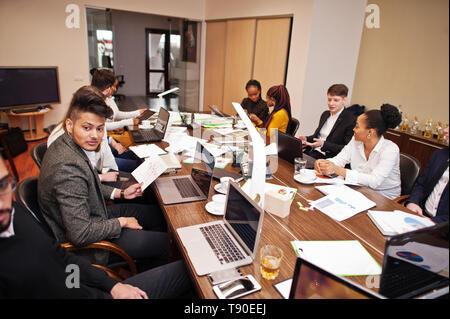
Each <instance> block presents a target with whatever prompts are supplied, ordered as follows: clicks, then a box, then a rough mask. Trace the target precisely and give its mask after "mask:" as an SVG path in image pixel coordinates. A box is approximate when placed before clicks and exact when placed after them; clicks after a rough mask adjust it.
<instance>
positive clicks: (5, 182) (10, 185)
mask: <svg viewBox="0 0 450 319" xmlns="http://www.w3.org/2000/svg"><path fill="white" fill-rule="evenodd" d="M16 186H17V180H16V178H15V177H13V176H11V175H9V174H8V175H6V176H5V177H3V178H2V179H0V196H3V195H6V194H9V193H11V192H14V190H15V189H16Z"/></svg>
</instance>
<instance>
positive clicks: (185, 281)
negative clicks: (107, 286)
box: [93, 260, 197, 299]
mask: <svg viewBox="0 0 450 319" xmlns="http://www.w3.org/2000/svg"><path fill="white" fill-rule="evenodd" d="M122 283H123V284H129V285H132V286H134V287H138V288H139V289H141V290H143V291H145V293H146V294H147V296H148V298H149V299H174V298H189V299H192V298H197V294H196V293H195V291H194V288H193V285H192V282H191V280H190V278H189V275H188V273H187V270H186V268H185V265H184V262H183V261H181V260H178V261H175V262H173V263H170V264H167V265H164V266H160V267H157V268H153V269H150V270H147V271H145V272H141V273H139V274H137V275H135V276H133V277H130V278H128V279H125V280H124V281H122ZM93 289H95V288H93ZM100 295H101V296H103V297H104V298H106V299H110V298H111V297H112V296H111V294H109V293H108V292H101V293H100Z"/></svg>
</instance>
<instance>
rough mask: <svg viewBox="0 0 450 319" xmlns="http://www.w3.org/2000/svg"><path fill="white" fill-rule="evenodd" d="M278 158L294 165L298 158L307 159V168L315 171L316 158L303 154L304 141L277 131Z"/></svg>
mask: <svg viewBox="0 0 450 319" xmlns="http://www.w3.org/2000/svg"><path fill="white" fill-rule="evenodd" d="M277 134H278V135H277V141H278V156H279V157H281V158H282V159H284V160H286V161H288V162H289V163H292V164H294V159H295V158H296V157H301V158H303V159H306V168H308V169H313V168H314V162H315V160H316V159H315V158H314V157H312V156H309V155H307V154H303V150H302V140H301V139H299V138H296V137H294V136H291V135H288V134H286V133H283V132H281V131H280V130H277Z"/></svg>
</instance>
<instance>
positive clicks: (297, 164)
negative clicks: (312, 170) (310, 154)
mask: <svg viewBox="0 0 450 319" xmlns="http://www.w3.org/2000/svg"><path fill="white" fill-rule="evenodd" d="M305 168H306V160H305V159H303V158H301V157H296V158H295V159H294V176H295V175H298V174H300V173H301V170H302V169H305Z"/></svg>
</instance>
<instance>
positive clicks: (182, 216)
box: [121, 130, 405, 299]
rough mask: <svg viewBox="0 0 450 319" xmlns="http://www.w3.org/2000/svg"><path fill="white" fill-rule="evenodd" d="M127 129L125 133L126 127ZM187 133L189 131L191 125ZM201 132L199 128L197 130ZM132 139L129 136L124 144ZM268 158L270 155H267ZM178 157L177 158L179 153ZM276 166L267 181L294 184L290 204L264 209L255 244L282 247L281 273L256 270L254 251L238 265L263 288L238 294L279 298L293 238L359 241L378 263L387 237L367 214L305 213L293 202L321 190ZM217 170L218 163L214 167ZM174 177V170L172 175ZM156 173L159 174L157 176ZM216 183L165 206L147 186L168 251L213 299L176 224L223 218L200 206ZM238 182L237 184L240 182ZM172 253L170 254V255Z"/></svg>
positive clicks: (380, 205)
mask: <svg viewBox="0 0 450 319" xmlns="http://www.w3.org/2000/svg"><path fill="white" fill-rule="evenodd" d="M125 133H128V132H125ZM190 133H191V134H192V131H191V130H190ZM203 133H204V132H203V131H202V134H203ZM206 133H207V134H203V135H205V136H206V135H207V136H212V135H213V134H212V133H211V132H206ZM217 135H219V134H217ZM121 138H122V142H123V141H124V139H125V140H126V139H127V138H129V137H128V135H127V134H124V135H122V136H121ZM130 144H133V142H132V140H130V141H129V145H130ZM156 144H157V145H158V146H159V147H161V148H163V149H165V148H166V147H167V146H168V145H169V144H168V143H166V142H164V141H161V142H157V143H156ZM268 158H269V159H270V158H272V160H273V159H274V158H273V155H272V156H268ZM180 159H181V162H182V158H180ZM277 163H278V165H277V169H276V171H273V172H272V173H273V174H272V179H270V180H267V182H269V183H272V184H279V185H282V186H288V187H293V188H296V189H297V193H296V195H295V198H294V200H293V201H292V204H291V206H290V213H289V215H288V216H287V217H285V218H280V217H278V216H275V215H273V214H269V213H267V212H266V213H265V214H264V222H263V227H262V232H261V238H260V242H259V247H262V246H263V245H266V244H273V245H276V246H278V247H280V248H281V249H282V250H283V254H284V255H283V259H282V262H281V267H280V272H279V275H278V277H277V278H276V279H275V280H266V279H264V278H262V276H261V275H260V269H259V267H260V266H259V253H258V254H257V255H256V257H255V260H254V261H253V263H252V264H250V265H247V266H243V267H241V268H240V270H241V272H242V273H243V274H244V275H246V274H251V275H253V276H254V277H255V279H256V280H257V281H258V282H259V283H260V285H261V287H262V289H261V290H260V291H258V292H255V293H252V294H250V295H247V296H245V297H242V298H251V299H279V298H283V297H282V296H281V294H280V293H279V292H278V290H277V289H276V288H275V287H274V284H276V283H279V282H281V281H284V280H287V279H289V278H291V277H292V276H293V273H294V267H295V263H296V259H297V256H296V253H295V252H294V249H293V247H292V245H291V241H293V240H301V241H326V240H358V241H359V242H360V243H361V244H362V245H363V246H364V248H366V249H367V251H368V252H369V253H370V255H371V256H372V257H373V258H374V259H375V261H376V262H377V263H378V264H379V265H380V266H381V265H382V262H383V254H384V245H385V241H386V238H385V237H384V236H383V235H382V234H381V232H380V231H379V230H378V228H377V227H376V226H375V225H374V223H373V222H372V221H371V219H370V218H369V217H368V216H367V214H366V213H367V211H364V212H361V213H359V214H357V215H355V216H353V217H351V218H348V219H346V220H344V221H341V222H339V221H336V220H334V219H332V218H331V217H329V216H327V215H325V214H324V213H322V212H320V211H319V210H317V209H314V211H308V212H305V211H304V210H301V209H300V208H299V205H298V204H297V202H300V203H301V204H303V205H305V206H308V203H309V201H311V200H317V199H319V198H321V197H323V196H324V195H323V194H322V193H321V192H319V191H318V190H317V189H316V188H315V187H314V186H316V185H317V184H312V185H311V184H301V183H298V182H297V181H295V180H294V178H293V175H294V174H293V172H294V167H293V164H291V163H289V162H287V161H285V160H283V159H281V158H277ZM191 168H192V164H184V163H183V162H182V168H181V169H180V170H179V171H178V172H177V173H176V174H177V175H189V174H190V171H191ZM216 169H217V168H216ZM225 170H229V171H232V172H237V171H238V169H237V168H234V167H231V163H230V164H228V165H227V166H226V167H225ZM171 176H173V175H171ZM159 178H164V175H163V176H160V177H159ZM217 183H218V181H217V180H215V179H213V183H212V186H211V189H210V194H209V198H208V200H207V201H198V202H190V203H183V204H173V205H164V204H163V203H162V201H161V199H160V196H159V193H158V190H157V188H156V187H154V183H152V185H151V186H150V187H152V190H153V192H154V193H155V195H156V197H157V199H158V202H159V204H160V207H161V209H162V211H163V213H164V215H165V218H166V221H167V225H168V233H169V238H170V244H171V245H173V246H172V247H171V251H172V252H173V251H175V257H174V258H177V256H176V255H177V253H178V254H179V255H180V257H182V258H183V259H184V260H185V264H186V266H187V269H188V271H189V273H190V275H191V278H192V281H193V283H194V285H195V288H196V290H197V293H198V295H199V296H200V298H206V299H212V298H217V296H216V295H215V293H214V292H213V289H212V284H211V283H210V281H209V279H208V278H207V276H198V275H197V274H196V272H195V269H194V267H193V265H192V264H191V262H190V260H189V256H188V254H187V251H186V250H185V248H184V246H183V243H182V242H181V240H180V238H179V236H178V234H177V231H176V230H177V229H178V228H180V227H185V226H191V225H196V224H201V223H207V222H211V221H215V220H220V219H222V216H215V215H212V214H210V213H208V212H207V211H206V209H205V205H206V203H207V202H208V201H210V200H211V197H212V196H213V195H215V194H217V193H216V192H215V190H214V185H216V184H217ZM243 183H244V181H242V182H241V183H240V184H241V186H242V184H243ZM351 187H352V188H353V189H355V190H357V191H359V192H361V193H362V194H363V195H365V196H366V197H367V198H368V199H370V200H372V201H374V202H375V203H376V207H374V208H373V209H374V210H384V211H393V210H396V209H402V210H405V208H404V207H402V206H401V205H399V204H397V203H396V202H394V201H392V200H389V199H387V198H386V197H384V196H382V195H380V194H378V193H377V192H375V191H373V190H371V189H369V188H367V187H362V186H351ZM172 256H173V254H172ZM346 278H347V279H350V280H352V281H354V282H356V283H358V284H360V285H362V286H364V287H366V288H370V289H372V290H374V291H377V288H376V287H367V285H366V281H367V279H368V278H367V276H351V277H346Z"/></svg>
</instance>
